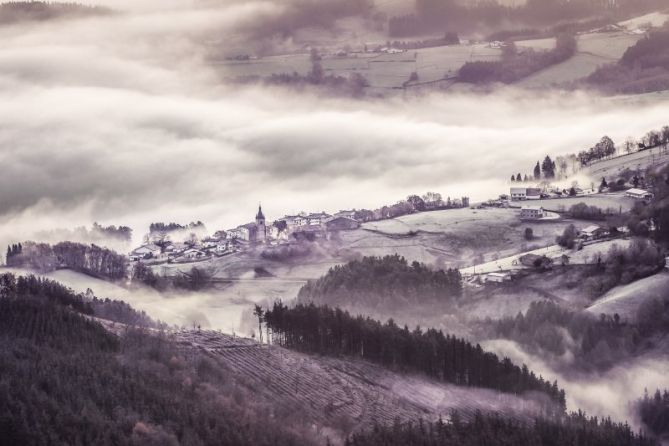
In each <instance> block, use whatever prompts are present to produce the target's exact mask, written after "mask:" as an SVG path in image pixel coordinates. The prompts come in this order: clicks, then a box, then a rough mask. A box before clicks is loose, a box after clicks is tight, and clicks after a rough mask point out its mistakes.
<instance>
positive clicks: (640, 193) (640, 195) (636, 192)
mask: <svg viewBox="0 0 669 446" xmlns="http://www.w3.org/2000/svg"><path fill="white" fill-rule="evenodd" d="M625 196H627V197H631V198H636V199H640V200H652V199H653V197H654V195H653V194H652V193H651V192H648V191H647V190H643V189H628V190H627V191H626V192H625Z"/></svg>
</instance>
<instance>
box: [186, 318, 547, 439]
mask: <svg viewBox="0 0 669 446" xmlns="http://www.w3.org/2000/svg"><path fill="white" fill-rule="evenodd" d="M175 339H176V341H177V342H178V343H179V344H180V345H181V346H182V347H183V348H186V349H188V348H198V349H200V350H203V351H205V352H207V353H209V354H210V355H212V356H213V357H214V358H217V359H218V360H219V361H220V363H221V364H222V365H223V366H224V367H225V368H227V369H228V370H229V371H230V372H231V373H232V374H233V375H234V377H235V378H236V379H240V380H241V381H243V382H245V383H246V384H247V385H248V386H250V388H252V389H255V390H256V391H257V393H258V395H259V397H264V398H267V399H268V400H270V401H272V402H273V405H276V407H280V408H281V407H282V408H283V409H284V410H295V411H299V412H300V413H303V414H304V416H305V417H306V420H305V421H307V422H310V423H314V424H316V425H318V426H324V427H329V428H330V429H334V430H338V431H339V432H340V433H343V434H344V435H345V434H348V433H350V432H352V431H355V430H357V429H362V428H368V427H370V426H372V425H373V424H374V423H392V422H393V421H394V420H395V419H400V420H408V419H417V418H423V419H436V418H438V417H439V416H443V417H444V418H447V417H448V416H449V414H450V412H451V410H452V409H458V410H459V411H462V412H463V413H464V414H465V415H466V414H468V413H473V411H475V410H481V411H493V412H500V413H503V414H505V415H506V416H510V417H516V418H521V417H522V418H525V417H528V416H531V415H532V414H534V413H536V410H537V406H536V405H535V403H534V402H533V401H532V400H531V399H529V398H528V399H525V398H520V397H517V396H513V395H508V394H501V393H498V392H494V391H491V390H484V389H473V388H465V387H458V386H453V385H445V384H442V383H438V382H435V381H432V380H430V379H427V378H424V377H421V376H417V375H403V374H399V373H394V372H391V371H388V370H386V369H384V368H382V367H379V366H376V365H373V364H369V363H365V362H361V361H356V360H353V361H347V360H340V359H336V358H329V357H316V356H309V355H305V354H301V353H297V352H294V351H291V350H287V349H284V348H281V347H278V346H274V345H272V346H267V345H260V344H258V343H256V342H255V341H253V340H250V339H245V338H234V337H232V336H228V335H223V334H220V333H217V332H211V331H203V332H194V331H181V332H178V333H176V334H175ZM278 410H280V409H278Z"/></svg>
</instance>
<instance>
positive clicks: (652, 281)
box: [586, 272, 669, 321]
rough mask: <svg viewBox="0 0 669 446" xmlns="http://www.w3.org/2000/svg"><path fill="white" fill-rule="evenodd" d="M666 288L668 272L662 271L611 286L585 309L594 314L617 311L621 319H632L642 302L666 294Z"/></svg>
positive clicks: (668, 287) (668, 279)
mask: <svg viewBox="0 0 669 446" xmlns="http://www.w3.org/2000/svg"><path fill="white" fill-rule="evenodd" d="M668 289H669V273H666V272H663V273H660V274H656V275H654V276H650V277H646V278H645V279H641V280H637V281H636V282H632V283H629V284H627V285H621V286H618V287H615V288H613V289H612V290H610V291H609V292H608V293H606V294H605V295H604V296H602V297H601V298H599V299H597V300H596V301H595V302H594V303H593V304H592V305H590V306H589V307H588V308H587V310H586V311H588V312H590V313H592V314H595V315H599V314H602V313H604V314H608V315H612V314H615V313H617V314H619V315H620V317H621V318H623V319H627V320H630V321H634V320H636V316H637V310H638V309H639V307H640V306H641V305H642V304H643V303H644V302H646V301H648V300H649V299H656V298H661V297H663V296H666V293H667V290H668Z"/></svg>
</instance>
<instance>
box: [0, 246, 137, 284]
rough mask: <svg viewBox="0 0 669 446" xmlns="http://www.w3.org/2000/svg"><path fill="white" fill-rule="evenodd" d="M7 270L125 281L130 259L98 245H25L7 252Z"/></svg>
mask: <svg viewBox="0 0 669 446" xmlns="http://www.w3.org/2000/svg"><path fill="white" fill-rule="evenodd" d="M6 263H7V266H11V267H16V268H30V269H34V270H37V271H39V272H43V273H46V272H51V271H55V270H56V269H59V268H69V269H72V270H74V271H77V272H80V273H84V274H88V275H90V276H93V277H100V278H103V279H108V280H121V279H123V278H125V277H126V272H127V266H128V260H127V258H126V256H124V255H122V254H118V253H116V252H114V251H112V250H111V249H107V248H102V247H100V246H97V245H84V244H82V243H74V242H60V243H57V244H55V245H53V246H52V245H49V244H47V243H35V242H30V241H28V242H25V243H23V244H21V243H19V244H16V245H11V246H9V247H8V248H7V260H6Z"/></svg>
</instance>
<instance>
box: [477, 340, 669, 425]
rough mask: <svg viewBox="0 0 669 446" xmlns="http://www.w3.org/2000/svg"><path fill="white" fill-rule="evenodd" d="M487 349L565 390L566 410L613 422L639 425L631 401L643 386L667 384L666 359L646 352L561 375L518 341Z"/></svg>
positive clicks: (490, 343)
mask: <svg viewBox="0 0 669 446" xmlns="http://www.w3.org/2000/svg"><path fill="white" fill-rule="evenodd" d="M481 346H482V347H483V348H485V349H487V350H490V351H493V352H495V353H497V354H498V355H501V356H506V357H509V358H510V359H511V360H512V361H513V362H515V363H516V364H523V363H524V364H527V366H528V367H529V368H530V369H531V370H533V371H534V372H535V373H537V374H541V375H542V376H543V377H544V378H547V379H549V380H550V381H553V380H555V379H557V380H558V384H559V385H560V387H561V388H563V389H564V390H565V392H566V393H567V409H568V410H578V409H582V410H585V411H586V412H587V413H588V414H589V415H594V416H599V417H607V416H611V418H613V419H614V420H616V421H621V422H624V421H629V422H630V424H632V425H633V426H634V427H635V428H637V429H638V428H641V427H642V426H641V425H640V422H639V420H638V417H637V415H636V413H635V411H634V410H633V408H632V407H631V405H630V403H631V402H635V401H636V400H638V399H639V398H641V397H642V396H643V395H644V391H645V389H648V392H653V391H654V390H655V389H658V388H659V389H663V388H668V387H669V376H668V375H667V370H669V358H667V357H666V356H661V355H658V357H656V358H655V357H652V356H649V355H645V356H642V357H639V358H635V359H634V360H632V361H628V362H624V363H620V364H618V365H616V366H615V367H613V368H612V369H610V370H608V371H606V372H603V373H589V374H578V373H574V374H570V375H565V374H560V373H558V372H556V371H555V370H554V369H552V368H551V367H550V366H548V365H547V364H546V363H545V362H544V361H542V360H541V359H539V358H538V357H536V356H533V355H531V354H528V353H527V352H526V351H525V350H523V349H522V348H521V347H520V346H519V345H518V344H517V343H515V342H513V341H508V340H491V341H485V342H482V343H481Z"/></svg>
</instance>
